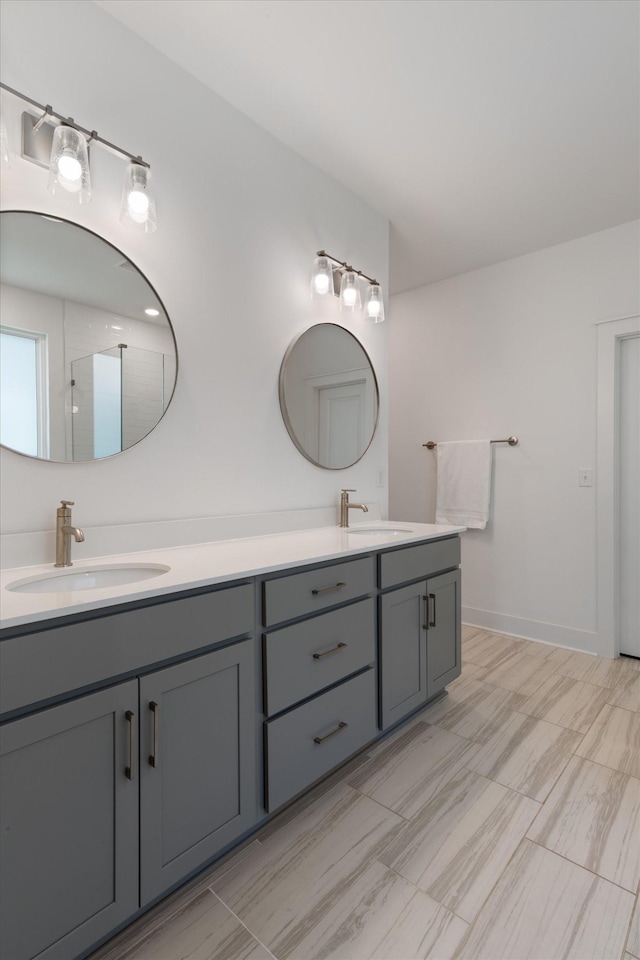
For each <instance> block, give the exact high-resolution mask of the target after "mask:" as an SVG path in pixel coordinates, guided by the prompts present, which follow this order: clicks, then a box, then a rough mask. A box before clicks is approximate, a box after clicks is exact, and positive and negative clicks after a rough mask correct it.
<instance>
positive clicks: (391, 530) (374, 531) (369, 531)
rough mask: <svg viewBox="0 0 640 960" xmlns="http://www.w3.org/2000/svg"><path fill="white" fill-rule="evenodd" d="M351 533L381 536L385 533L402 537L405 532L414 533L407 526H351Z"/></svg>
mask: <svg viewBox="0 0 640 960" xmlns="http://www.w3.org/2000/svg"><path fill="white" fill-rule="evenodd" d="M349 533H357V534H358V536H361V537H379V536H380V534H381V533H385V534H386V535H387V536H388V537H400V536H402V534H403V533H413V530H409V529H408V528H407V527H404V528H401V527H361V528H359V527H350V528H349Z"/></svg>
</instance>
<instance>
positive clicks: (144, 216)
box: [120, 163, 156, 233]
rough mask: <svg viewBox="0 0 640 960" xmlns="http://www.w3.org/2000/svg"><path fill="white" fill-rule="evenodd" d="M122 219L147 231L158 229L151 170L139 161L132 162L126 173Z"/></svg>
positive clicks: (122, 221) (151, 231) (123, 221)
mask: <svg viewBox="0 0 640 960" xmlns="http://www.w3.org/2000/svg"><path fill="white" fill-rule="evenodd" d="M120 221H121V223H126V224H128V225H129V226H132V227H136V229H138V230H144V232H145V233H153V231H154V230H155V229H156V201H155V198H154V195H153V182H152V178H151V171H150V170H149V168H148V167H143V166H142V165H141V164H139V163H130V164H129V166H128V167H127V172H126V173H125V175H124V185H123V188H122V205H121V207H120Z"/></svg>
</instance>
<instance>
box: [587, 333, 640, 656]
mask: <svg viewBox="0 0 640 960" xmlns="http://www.w3.org/2000/svg"><path fill="white" fill-rule="evenodd" d="M596 326H597V337H598V401H597V474H596V476H597V487H596V512H597V519H596V544H597V547H596V557H597V584H598V586H597V618H598V647H599V651H600V654H601V655H602V656H605V657H612V658H615V657H617V656H618V655H619V653H620V636H619V626H618V604H619V600H620V597H619V590H618V566H619V539H620V537H619V528H620V502H619V495H618V469H619V450H618V416H619V393H620V389H619V387H620V384H619V369H620V344H621V341H622V340H625V339H627V338H628V337H633V336H637V335H638V334H639V333H640V316H630V317H620V318H616V319H613V320H601V321H599V322H598V323H597V324H596Z"/></svg>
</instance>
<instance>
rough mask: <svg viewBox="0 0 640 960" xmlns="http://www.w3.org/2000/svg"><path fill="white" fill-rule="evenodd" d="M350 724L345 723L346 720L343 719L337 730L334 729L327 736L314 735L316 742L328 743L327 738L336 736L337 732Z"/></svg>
mask: <svg viewBox="0 0 640 960" xmlns="http://www.w3.org/2000/svg"><path fill="white" fill-rule="evenodd" d="M348 726H349V724H348V723H345V722H344V720H341V721H340V723H339V724H338V726H337V727H336V728H335V730H332V731H331V733H328V734H327V735H326V737H314V738H313V742H314V743H326V741H327V740H331V737H335V735H336V733H340V731H341V730H344V729H345V728H346V727H348Z"/></svg>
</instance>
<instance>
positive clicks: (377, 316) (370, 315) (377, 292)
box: [364, 283, 384, 323]
mask: <svg viewBox="0 0 640 960" xmlns="http://www.w3.org/2000/svg"><path fill="white" fill-rule="evenodd" d="M364 317H365V320H370V321H371V323H383V322H384V302H383V300H382V290H381V289H380V287H379V286H378V284H377V283H370V284H369V286H368V287H367V292H366V293H365V295H364Z"/></svg>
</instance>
